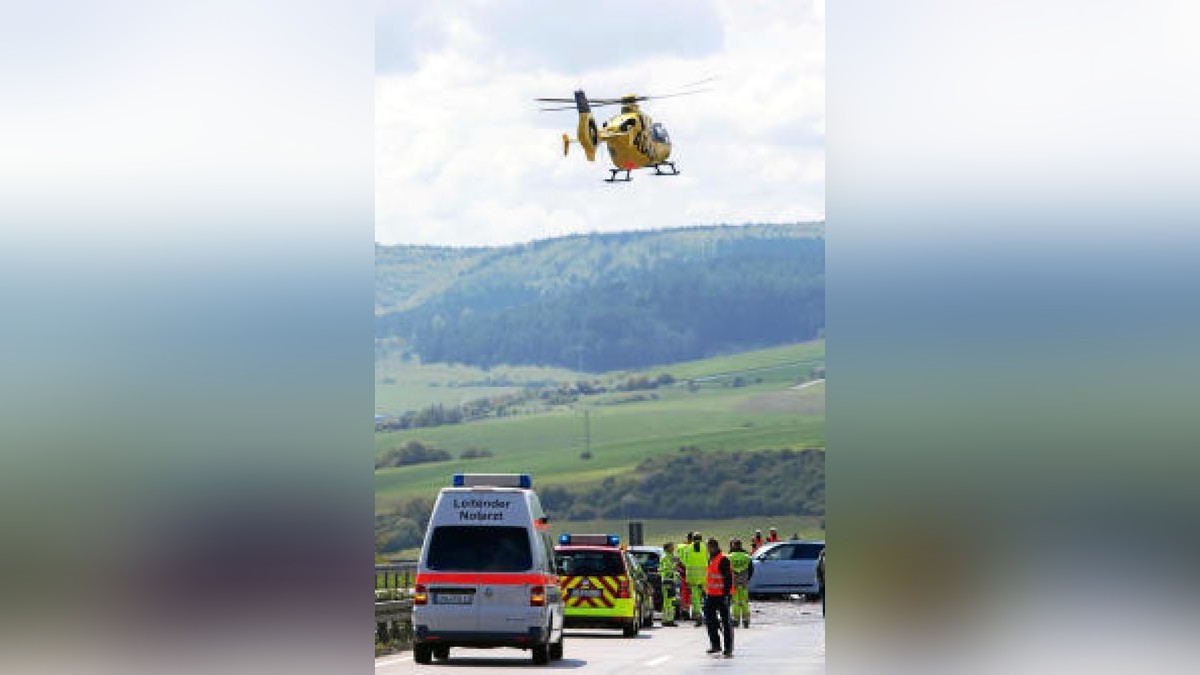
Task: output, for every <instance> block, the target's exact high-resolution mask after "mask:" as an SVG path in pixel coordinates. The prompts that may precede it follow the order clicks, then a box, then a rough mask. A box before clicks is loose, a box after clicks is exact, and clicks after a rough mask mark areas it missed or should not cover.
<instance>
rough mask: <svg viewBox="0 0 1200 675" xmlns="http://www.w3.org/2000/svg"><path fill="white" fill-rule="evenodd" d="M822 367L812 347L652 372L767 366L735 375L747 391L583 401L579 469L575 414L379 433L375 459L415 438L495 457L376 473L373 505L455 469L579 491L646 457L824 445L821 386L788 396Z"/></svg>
mask: <svg viewBox="0 0 1200 675" xmlns="http://www.w3.org/2000/svg"><path fill="white" fill-rule="evenodd" d="M823 363H824V342H823V341H816V342H811V343H803V344H799V345H790V346H786V347H779V348H774V349H768V350H762V351H759V352H750V353H746V354H739V355H734V356H729V357H722V358H715V359H706V360H703V361H695V362H689V363H684V364H676V365H671V366H664V367H661V368H655V369H652V370H651V371H648V372H649V373H650V374H656V373H659V372H669V373H672V374H673V375H675V376H676V377H677V378H681V379H682V378H683V377H689V378H701V377H706V376H711V375H714V374H718V373H729V372H731V371H736V370H739V369H747V368H753V369H759V368H771V370H762V371H754V372H750V373H745V374H743V377H747V378H749V379H750V380H751V381H753V380H754V379H755V378H761V379H762V382H760V383H755V384H751V385H750V386H746V387H739V388H731V387H725V386H721V384H720V381H719V380H708V381H706V384H705V385H704V386H701V387H700V388H699V389H698V390H697V391H695V392H690V391H688V389H687V388H686V387H684V386H674V387H667V388H660V389H659V390H657V391H656V392H655V393H657V394H658V396H659V398H658V400H646V401H640V402H627V403H615V401H619V400H621V399H626V398H628V397H630V396H633V395H636V394H642V395H646V396H648V395H649V392H629V393H614V394H608V395H605V396H596V397H588V399H587V401H588V405H589V408H590V409H591V411H592V412H591V430H592V452H593V455H594V457H593V459H592V460H590V461H586V462H585V461H583V460H581V459H579V453H580V452H581V451H582V449H583V446H584V442H583V418H582V415H581V414H580V413H579V412H578V411H577V410H574V409H565V408H564V409H558V410H554V411H550V412H546V413H542V414H537V415H528V416H522V417H514V418H507V419H493V420H487V421H483V422H475V423H470V424H461V425H451V426H444V427H436V428H430V429H415V430H407V431H403V432H395V433H387V434H377V435H376V450H377V452H382V451H383V450H385V449H387V448H389V447H392V446H395V445H399V444H402V443H404V442H405V441H407V440H409V439H418V440H421V441H422V442H427V443H431V444H433V445H434V446H436V447H439V448H444V449H446V450H450V451H451V452H452V453H454V454H456V455H457V454H458V453H459V452H461V451H462V450H464V449H466V448H469V447H479V448H488V449H490V450H492V451H493V452H494V453H495V457H494V458H491V459H486V460H468V461H461V460H454V461H450V462H439V463H435V464H424V465H417V466H409V467H400V468H395V469H384V470H380V471H377V472H376V474H375V485H376V488H375V489H376V493H375V494H376V504H377V506H379V507H386V505H387V504H389V503H390V502H393V501H395V500H398V499H404V498H408V497H413V496H431V495H433V494H436V492H437V489H438V488H440V487H442V486H444V485H446V483H447V480H448V478H447V477H448V476H449V475H450V474H451V473H454V472H458V471H512V472H529V473H532V474H534V479H535V481H536V482H537V484H541V485H545V484H548V483H554V484H579V483H586V482H592V481H596V480H599V479H602V478H604V477H605V476H608V475H613V474H619V473H624V472H626V471H629V470H631V469H633V468H634V467H635V466H636V465H637V464H638V462H640V461H641V460H642V459H644V458H646V457H649V456H652V455H654V454H658V453H662V452H671V451H674V450H676V449H677V448H678V447H679V446H681V445H697V446H699V447H701V448H702V449H705V450H720V449H729V450H733V449H742V448H745V449H761V448H780V447H794V448H801V447H824V446H825V415H824V387H823V386H814V387H808V388H806V389H803V390H793V389H791V388H790V387H791V386H792V385H793V384H794V383H795V382H797V381H798V380H802V379H807V378H808V374H809V369H810V368H811V367H812V366H817V365H823ZM795 364H800V365H795ZM780 366H783V367H780ZM605 403H608V404H607V405H606V404H605Z"/></svg>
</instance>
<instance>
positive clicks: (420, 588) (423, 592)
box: [413, 584, 429, 605]
mask: <svg viewBox="0 0 1200 675" xmlns="http://www.w3.org/2000/svg"><path fill="white" fill-rule="evenodd" d="M413 604H414V605H427V604H429V593H428V589H427V588H425V584H417V589H416V592H415V593H413Z"/></svg>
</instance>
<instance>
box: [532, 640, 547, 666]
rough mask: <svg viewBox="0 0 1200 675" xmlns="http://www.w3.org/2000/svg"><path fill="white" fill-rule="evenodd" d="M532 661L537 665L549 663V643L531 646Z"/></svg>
mask: <svg viewBox="0 0 1200 675" xmlns="http://www.w3.org/2000/svg"><path fill="white" fill-rule="evenodd" d="M533 663H534V665H537V666H544V665H546V664H547V663H550V645H534V646H533Z"/></svg>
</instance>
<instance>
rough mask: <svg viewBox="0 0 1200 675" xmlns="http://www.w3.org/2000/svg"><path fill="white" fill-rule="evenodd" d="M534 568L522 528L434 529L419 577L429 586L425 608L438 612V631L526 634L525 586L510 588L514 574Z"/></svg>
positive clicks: (526, 595)
mask: <svg viewBox="0 0 1200 675" xmlns="http://www.w3.org/2000/svg"><path fill="white" fill-rule="evenodd" d="M532 567H533V555H532V552H531V549H530V545H529V530H528V529H526V528H524V527H507V526H495V525H489V526H479V525H442V526H440V527H436V528H434V531H433V536H432V537H431V538H430V543H429V550H428V552H427V554H426V558H425V568H426V570H428V571H427V572H426V574H425V575H423V576H425V577H427V578H428V579H429V581H430V582H429V584H428V589H429V594H430V596H429V604H430V606H433V607H435V608H436V615H437V617H438V619H437V621H438V625H439V627H440V628H441V629H442V630H451V631H460V630H461V631H483V632H524V631H525V630H526V626H527V624H526V619H527V616H528V607H529V587H528V586H527V585H524V584H515V583H513V581H514V578H513V574H512V573H514V572H518V573H520V572H527V571H529V570H530V569H531V568H532ZM514 609H518V611H517V612H514V611H513V610H514ZM520 610H524V611H520ZM510 624H511V625H510ZM506 626H507V627H508V628H509V629H510V630H508V629H506Z"/></svg>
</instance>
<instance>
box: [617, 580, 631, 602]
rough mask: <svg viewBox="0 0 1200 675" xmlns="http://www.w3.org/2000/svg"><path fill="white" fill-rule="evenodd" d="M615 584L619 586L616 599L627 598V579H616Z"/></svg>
mask: <svg viewBox="0 0 1200 675" xmlns="http://www.w3.org/2000/svg"><path fill="white" fill-rule="evenodd" d="M617 582H618V583H619V584H620V585H619V586H617V597H618V598H628V597H629V577H618V578H617Z"/></svg>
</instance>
